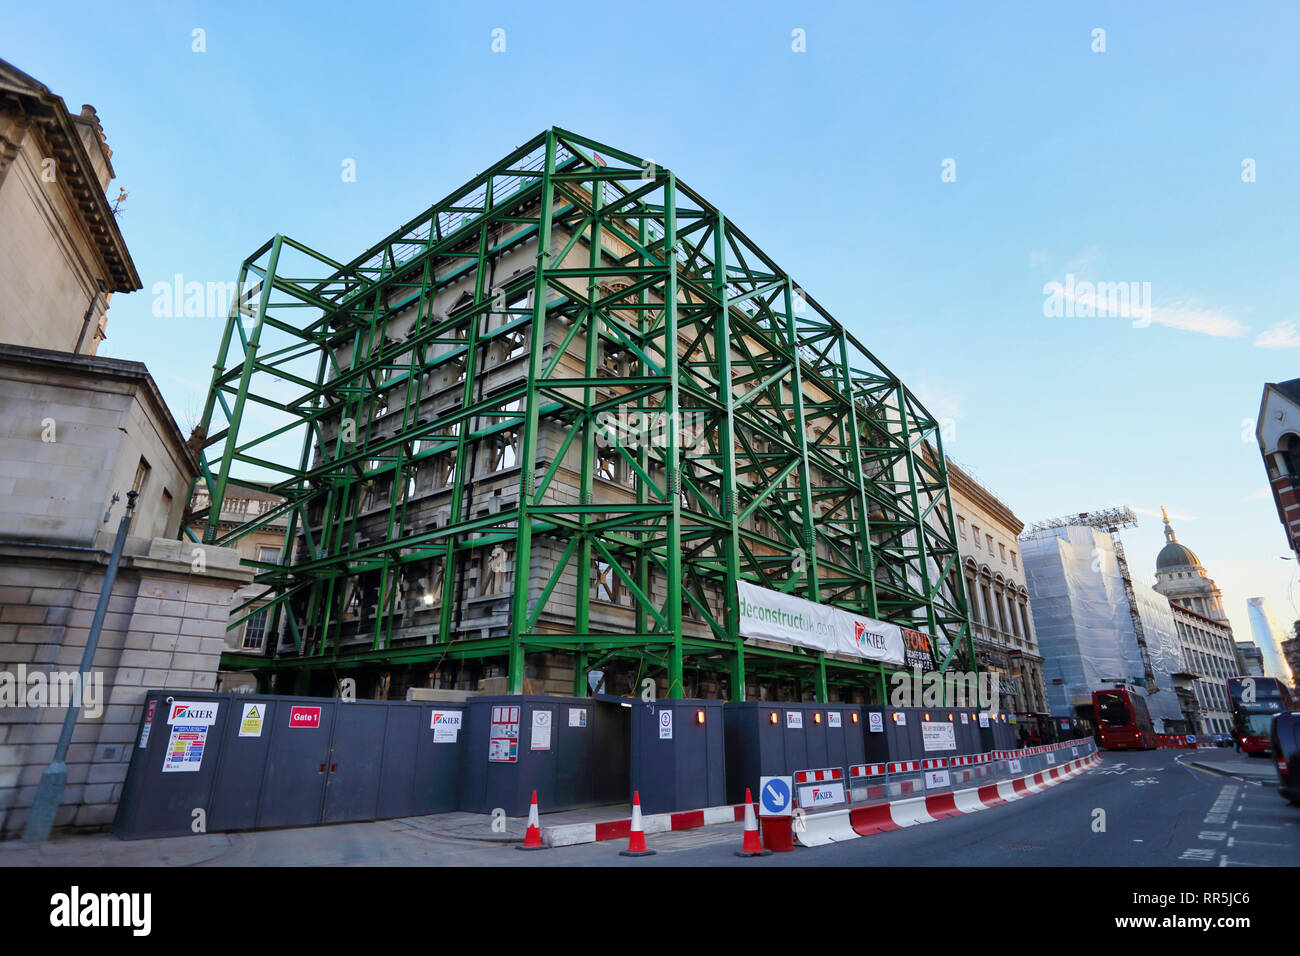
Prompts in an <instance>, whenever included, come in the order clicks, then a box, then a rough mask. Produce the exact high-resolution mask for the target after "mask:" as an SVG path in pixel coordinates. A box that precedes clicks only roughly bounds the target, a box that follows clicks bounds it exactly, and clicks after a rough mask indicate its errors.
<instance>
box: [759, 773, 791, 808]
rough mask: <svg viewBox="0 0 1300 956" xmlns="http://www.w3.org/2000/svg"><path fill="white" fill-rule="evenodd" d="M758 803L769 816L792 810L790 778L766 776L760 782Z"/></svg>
mask: <svg viewBox="0 0 1300 956" xmlns="http://www.w3.org/2000/svg"><path fill="white" fill-rule="evenodd" d="M758 804H759V806H760V807H761V808H762V811H763V813H764V814H765V815H767V816H784V815H785V814H788V813H789V812H790V778H789V777H764V778H763V779H762V780H761V781H760V782H759V797H758Z"/></svg>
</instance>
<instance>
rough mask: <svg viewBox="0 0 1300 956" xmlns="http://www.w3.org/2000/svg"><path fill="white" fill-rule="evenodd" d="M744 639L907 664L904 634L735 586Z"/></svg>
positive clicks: (835, 611)
mask: <svg viewBox="0 0 1300 956" xmlns="http://www.w3.org/2000/svg"><path fill="white" fill-rule="evenodd" d="M736 588H737V591H738V596H739V598H740V636H741V637H749V638H761V639H763V640H768V641H781V642H783V643H785V644H793V645H795V646H796V647H809V648H812V649H814V650H819V651H826V652H828V653H832V654H844V655H847V656H850V657H865V658H868V659H870V660H873V661H884V662H885V663H887V664H902V663H903V631H902V629H901V628H900V627H899V626H898V625H896V624H886V623H884V622H883V621H876V620H872V619H871V618H869V617H864V616H860V615H856V614H852V613H850V612H848V611H843V610H841V609H839V608H836V607H830V606H829V605H826V604H817V603H816V602H814V601H806V600H804V599H803V598H800V597H794V596H792V595H789V594H782V593H781V592H780V591H772V590H769V589H768V588H760V587H758V586H757V585H755V584H750V583H749V582H748V581H738V582H736Z"/></svg>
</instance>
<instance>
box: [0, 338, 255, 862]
mask: <svg viewBox="0 0 1300 956" xmlns="http://www.w3.org/2000/svg"><path fill="white" fill-rule="evenodd" d="M0 407H2V408H4V409H5V415H4V416H0V448H3V449H4V454H3V460H2V461H0V837H2V836H14V835H17V834H19V833H21V832H22V829H23V826H24V825H25V823H26V820H27V815H28V812H29V810H30V807H31V804H32V799H33V797H34V795H35V792H36V787H37V784H38V782H39V780H40V776H41V773H42V772H43V771H44V769H45V768H46V766H47V765H48V764H49V761H50V759H51V757H52V756H53V753H54V747H55V742H56V741H57V740H58V737H59V731H60V728H61V725H62V721H63V716H64V714H65V712H66V711H65V706H66V701H63V702H58V701H54V700H50V699H48V697H45V698H44V699H42V695H40V694H37V693H35V691H34V690H33V688H35V687H39V686H41V685H44V686H46V687H52V686H54V681H55V680H57V678H58V675H65V676H71V675H72V674H75V673H76V672H77V669H78V667H79V664H80V661H81V658H82V655H83V653H84V650H85V647H86V642H87V639H88V636H89V632H90V624H91V619H92V617H93V615H94V609H95V605H96V603H97V601H98V599H99V593H100V590H101V588H102V584H103V580H104V572H105V568H106V566H107V563H108V558H109V553H110V552H111V550H112V543H113V538H114V535H115V533H116V531H117V527H118V522H119V520H120V518H121V517H122V514H123V509H124V507H125V503H126V497H127V492H128V491H131V490H135V491H137V492H138V493H139V498H138V500H137V507H136V512H135V515H134V517H133V519H132V521H131V524H130V527H129V532H128V537H127V541H126V547H125V552H124V557H123V559H122V562H121V565H120V568H119V571H118V576H117V580H116V582H115V584H114V587H113V592H112V596H111V598H110V601H109V605H108V615H107V617H106V619H105V622H104V627H103V630H102V632H101V635H100V639H99V644H98V647H97V650H96V653H95V657H94V660H93V662H92V666H91V680H90V682H89V683H88V685H87V687H88V690H87V691H83V694H89V697H90V698H91V699H87V698H86V697H83V703H86V704H88V705H89V704H92V703H93V704H94V706H86V707H85V709H84V710H83V716H82V717H81V719H80V720H79V721H78V724H77V728H76V733H75V735H74V737H73V740H72V746H71V749H70V750H69V753H68V759H67V764H68V786H67V789H66V791H65V792H64V799H63V803H62V805H61V807H60V810H59V813H58V815H57V817H56V819H55V825H56V826H76V827H100V826H104V825H106V824H108V823H110V822H111V821H112V818H113V814H114V813H115V811H116V806H117V802H118V799H119V797H120V795H121V789H122V783H123V781H124V780H125V777H126V769H127V764H128V762H129V760H130V755H131V743H132V740H133V738H134V735H135V733H136V731H137V727H138V724H139V720H140V715H141V707H142V703H143V700H144V696H145V692H146V691H147V690H150V689H153V688H165V689H167V690H172V691H184V690H189V689H194V690H211V689H213V687H214V686H215V682H216V674H217V666H218V662H219V660H220V656H221V653H222V651H224V650H225V649H226V641H225V634H226V623H227V620H228V617H229V613H230V601H231V596H232V594H233V593H234V592H235V590H236V589H237V588H239V587H241V586H244V585H246V584H248V582H249V581H250V580H251V577H252V573H251V571H250V570H249V569H248V568H245V567H243V566H241V565H240V563H239V555H238V553H236V552H235V551H232V550H230V549H228V548H216V547H211V546H200V545H195V544H192V543H187V542H182V541H179V540H177V532H178V531H179V530H180V522H181V515H182V508H183V506H184V502H185V498H186V494H187V492H188V488H189V483H190V482H191V480H193V478H194V477H195V475H196V474H197V470H198V469H197V465H196V463H195V459H194V456H193V454H192V453H191V452H190V450H189V449H188V448H187V446H186V444H185V441H184V439H183V437H182V436H181V434H180V431H179V430H178V429H177V427H176V424H175V422H174V421H173V420H172V417H171V415H170V413H169V412H168V411H167V408H166V406H165V405H164V404H163V401H162V396H161V395H160V394H159V393H158V389H157V386H156V385H155V384H154V382H153V379H152V378H151V377H150V376H149V374H148V372H147V371H146V369H145V367H144V366H143V365H141V364H140V363H138V362H125V361H121V360H115V359H103V358H96V357H93V356H87V355H80V356H78V355H72V354H71V353H68V352H52V351H47V350H43V349H29V348H22V347H18V346H0ZM115 495H116V496H117V500H114V496H115ZM106 518H107V520H105V519H106ZM37 674H40V675H43V676H41V677H39V678H38V677H36V676H35V675H37Z"/></svg>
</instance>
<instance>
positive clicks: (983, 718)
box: [980, 714, 989, 727]
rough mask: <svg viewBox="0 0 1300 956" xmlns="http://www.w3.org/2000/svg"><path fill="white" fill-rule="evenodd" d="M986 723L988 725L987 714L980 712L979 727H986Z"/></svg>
mask: <svg viewBox="0 0 1300 956" xmlns="http://www.w3.org/2000/svg"><path fill="white" fill-rule="evenodd" d="M988 725H989V715H988V714H980V726H981V727H987V726H988Z"/></svg>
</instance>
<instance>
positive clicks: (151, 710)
mask: <svg viewBox="0 0 1300 956" xmlns="http://www.w3.org/2000/svg"><path fill="white" fill-rule="evenodd" d="M157 711H158V701H156V700H151V701H149V706H148V707H147V708H146V709H145V712H144V727H143V728H141V730H140V746H141V747H144V746H146V745H147V744H148V743H149V731H150V730H151V729H152V728H153V715H154V714H155V713H157Z"/></svg>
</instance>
